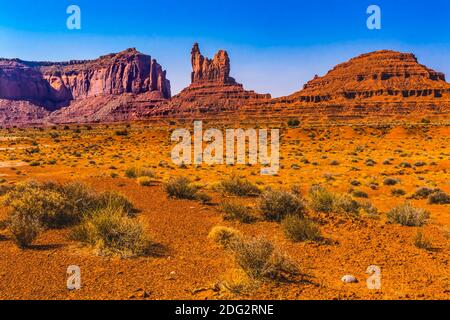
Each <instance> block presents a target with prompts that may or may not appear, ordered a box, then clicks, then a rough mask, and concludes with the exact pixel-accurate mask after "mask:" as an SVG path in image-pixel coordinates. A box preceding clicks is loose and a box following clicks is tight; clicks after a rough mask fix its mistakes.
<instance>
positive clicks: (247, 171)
mask: <svg viewBox="0 0 450 320" xmlns="http://www.w3.org/2000/svg"><path fill="white" fill-rule="evenodd" d="M178 126H180V124H174V123H171V124H169V123H167V124H166V123H158V124H151V125H148V124H147V125H145V124H132V125H131V126H128V127H126V126H125V125H110V126H106V125H93V126H92V127H91V126H79V127H77V126H75V125H71V126H70V127H66V128H63V126H60V127H57V128H51V127H49V128H45V129H39V128H27V129H20V128H13V129H2V130H0V178H2V179H1V180H2V181H3V182H2V185H3V186H9V185H13V184H15V183H17V182H18V181H24V180H29V179H36V180H41V181H49V180H51V181H60V182H66V181H72V180H81V181H84V182H86V183H87V184H88V185H90V186H92V187H93V188H94V189H96V190H117V191H120V192H121V193H123V194H124V195H126V196H127V197H128V198H129V199H130V200H131V201H132V202H133V204H134V205H135V206H136V207H137V208H138V209H139V210H140V213H139V216H138V219H140V220H142V222H143V223H145V225H146V226H147V228H148V232H149V234H150V235H151V237H152V239H154V240H155V241H156V242H158V243H159V244H160V245H161V246H162V247H163V248H164V252H163V254H162V255H161V256H158V257H141V258H134V259H120V258H111V257H109V258H108V257H101V256H97V255H95V254H94V253H93V252H92V250H90V249H88V248H85V247H81V246H80V245H79V244H78V243H77V242H74V241H71V240H68V237H67V235H68V233H69V232H70V230H69V229H61V230H48V231H46V232H44V233H43V234H42V235H41V236H40V237H39V238H38V240H37V241H36V243H35V245H34V246H33V247H31V248H29V249H20V248H18V247H17V246H16V245H15V243H14V242H13V241H12V238H11V235H10V234H9V233H8V231H7V230H3V231H0V299H450V205H430V204H428V203H427V201H426V200H411V202H412V203H413V204H414V206H417V207H421V208H425V209H427V210H428V211H430V212H431V217H432V218H431V221H430V222H429V223H428V224H427V225H426V226H424V227H423V228H422V229H423V232H424V234H425V236H426V237H427V238H429V239H430V240H431V242H432V244H433V248H432V249H430V250H424V249H419V248H417V247H416V246H415V245H414V237H415V235H416V233H417V230H418V228H417V227H405V226H400V225H397V224H389V223H387V221H386V212H387V211H389V210H390V209H392V208H393V207H395V206H396V205H397V204H400V203H403V202H405V201H406V199H407V198H408V196H410V195H411V194H412V193H413V192H414V191H415V190H416V189H417V188H418V187H423V186H429V187H433V188H440V189H441V190H443V191H445V192H447V193H450V126H449V125H445V124H421V123H419V124H399V125H395V126H393V125H391V126H386V125H385V126H359V125H342V126H338V125H326V126H307V125H304V126H300V127H299V128H288V127H287V126H283V128H282V130H281V133H282V144H281V149H280V151H281V165H282V169H281V170H280V172H279V174H278V175H277V176H262V175H260V167H259V166H245V165H242V166H240V165H236V166H226V165H214V166H208V165H201V166H187V167H183V168H181V167H177V166H175V165H174V164H172V162H171V160H170V151H171V149H172V146H173V143H172V142H171V141H170V134H171V131H172V130H173V129H175V128H177V127H178ZM181 126H185V127H188V128H192V124H191V123H185V124H183V125H181ZM208 126H214V124H213V123H208ZM124 130H125V131H126V135H123V132H122V131H124ZM369 159H371V160H373V161H372V164H373V165H367V164H368V163H369V162H371V161H369V162H368V161H367V160H369ZM386 159H391V160H390V164H384V162H385V160H386ZM420 162H422V163H420ZM405 163H408V164H410V165H411V166H410V167H409V166H407V165H406V166H405ZM131 166H142V167H148V168H150V169H152V170H154V172H155V173H156V175H157V179H156V180H157V182H156V183H155V185H154V186H141V185H139V184H138V183H137V181H136V180H135V179H130V178H127V177H126V176H125V174H124V172H125V170H126V169H127V168H129V167H131ZM232 174H238V175H241V176H245V177H246V178H247V179H248V180H250V181H251V182H253V183H255V184H256V185H258V186H259V187H261V188H264V187H267V186H271V187H273V188H281V189H289V188H291V186H293V185H298V186H299V187H300V189H301V190H302V193H303V194H304V195H305V197H307V194H308V190H309V188H310V187H311V186H312V185H313V184H321V185H323V186H325V187H327V188H329V189H330V190H333V191H336V192H349V190H350V189H354V190H358V191H364V192H365V193H367V195H368V199H367V200H369V201H370V202H372V204H373V205H374V206H375V207H377V208H378V210H379V212H380V217H379V219H371V218H367V217H360V218H349V217H345V216H338V215H333V214H315V213H311V217H313V218H314V219H316V221H318V223H319V226H320V230H321V232H322V234H323V236H324V237H325V238H326V239H327V240H328V241H327V242H326V243H314V242H301V243H293V242H291V241H289V240H287V239H286V237H285V236H284V233H283V230H282V228H281V226H280V224H278V223H275V222H264V221H258V222H255V223H252V224H243V223H239V222H233V221H225V220H224V219H223V217H222V214H221V212H220V210H219V206H218V205H217V204H218V203H220V201H221V200H222V199H223V198H224V196H223V195H221V194H220V193H218V192H217V191H215V189H214V185H216V184H217V183H218V182H220V181H221V180H223V179H226V178H228V177H229V176H230V175H232ZM174 176H186V177H189V178H190V179H191V180H192V181H195V183H197V184H199V185H201V187H202V188H203V190H204V191H205V192H206V193H208V194H210V195H211V196H212V197H213V201H212V204H208V205H206V204H202V203H200V202H198V201H188V200H173V199H169V198H168V197H167V195H166V193H165V191H164V188H163V185H164V183H165V181H167V180H168V179H169V178H170V177H174ZM387 177H392V178H397V179H399V181H400V182H399V184H397V185H395V186H386V185H384V184H383V181H384V179H385V178H387ZM353 180H357V181H358V182H359V185H357V186H355V184H357V183H354V182H353V183H351V182H352V181H353ZM394 188H395V189H402V190H404V191H405V194H404V195H398V196H395V195H392V193H391V190H392V189H394ZM350 191H352V190H350ZM241 201H243V202H245V203H246V204H247V205H248V206H250V207H254V208H255V211H256V205H257V199H255V198H246V199H241ZM7 211H8V208H6V207H2V208H1V209H0V218H4V217H5V216H6V214H7ZM217 225H222V226H231V227H233V228H235V229H238V230H239V231H241V232H242V233H243V234H245V235H248V236H263V237H266V238H267V239H270V240H272V241H273V242H274V243H275V244H276V246H277V247H278V248H280V249H281V250H283V251H284V252H286V254H287V255H289V256H290V257H291V258H292V259H293V260H294V261H295V262H296V263H297V264H298V266H299V267H300V268H301V270H302V271H303V272H304V273H305V274H306V276H305V277H304V279H303V281H298V282H295V283H273V282H262V283H259V284H258V285H257V286H255V287H254V288H252V289H251V290H248V291H245V292H242V293H240V294H235V293H231V292H229V291H226V290H223V289H221V286H220V283H222V282H223V281H225V280H226V279H228V278H230V277H233V274H234V273H235V272H236V268H237V266H236V264H235V261H234V260H233V257H232V256H231V255H230V254H229V253H228V252H227V251H225V250H223V249H221V248H219V247H217V246H216V245H215V244H214V243H211V242H210V241H209V239H208V238H207V235H208V233H209V231H210V230H211V229H212V228H213V227H214V226H217ZM70 265H78V266H80V267H81V277H82V288H81V290H77V291H69V290H67V288H66V280H67V275H66V270H67V267H68V266H70ZM370 265H377V266H379V267H380V268H381V270H382V287H381V289H380V290H369V289H368V288H367V286H366V279H367V278H368V277H369V276H368V275H367V274H366V269H367V268H368V266H370ZM346 274H352V275H354V276H355V277H356V278H357V279H358V280H359V282H358V283H355V284H344V283H343V282H341V277H342V276H343V275H346Z"/></svg>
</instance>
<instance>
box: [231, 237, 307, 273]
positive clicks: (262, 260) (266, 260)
mask: <svg viewBox="0 0 450 320" xmlns="http://www.w3.org/2000/svg"><path fill="white" fill-rule="evenodd" d="M230 249H231V251H232V252H233V254H234V257H235V260H236V263H237V264H238V265H239V267H240V268H241V269H242V270H243V271H244V272H245V273H246V274H247V275H248V276H249V277H250V278H251V279H254V280H272V281H289V280H292V279H293V278H294V277H296V276H297V275H299V270H298V267H297V266H296V265H295V263H294V262H292V261H291V260H290V259H289V258H288V257H287V256H286V255H284V254H283V253H281V252H280V251H279V250H277V249H276V248H275V247H274V245H273V244H272V242H270V241H269V240H266V239H263V238H252V239H241V240H240V241H234V242H232V244H231V246H230Z"/></svg>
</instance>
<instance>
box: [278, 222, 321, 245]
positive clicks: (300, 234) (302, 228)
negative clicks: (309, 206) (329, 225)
mask: <svg viewBox="0 0 450 320" xmlns="http://www.w3.org/2000/svg"><path fill="white" fill-rule="evenodd" d="M281 225H282V227H283V231H284V234H285V235H286V238H288V239H289V240H291V241H293V242H300V241H319V240H320V239H321V238H322V236H321V234H320V230H319V228H318V227H317V225H316V224H315V223H314V222H312V221H311V220H309V219H307V218H304V217H299V216H292V215H289V216H287V217H285V218H284V219H283V220H282V222H281Z"/></svg>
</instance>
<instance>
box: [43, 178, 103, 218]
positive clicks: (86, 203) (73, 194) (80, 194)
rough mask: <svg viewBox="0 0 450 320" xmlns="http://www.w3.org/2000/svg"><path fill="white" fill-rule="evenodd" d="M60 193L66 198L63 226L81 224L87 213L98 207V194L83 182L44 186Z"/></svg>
mask: <svg viewBox="0 0 450 320" xmlns="http://www.w3.org/2000/svg"><path fill="white" fill-rule="evenodd" d="M44 188H50V189H52V190H55V191H57V192H59V194H60V195H61V196H62V197H63V198H64V209H63V212H64V221H60V223H61V226H66V225H71V224H74V223H79V222H80V221H81V220H82V218H83V215H84V214H85V212H87V211H88V210H92V209H94V208H95V207H97V206H98V198H97V195H96V193H95V192H94V191H93V190H92V189H91V188H89V187H88V186H87V185H86V184H84V183H82V182H71V183H67V184H65V185H47V186H45V185H44Z"/></svg>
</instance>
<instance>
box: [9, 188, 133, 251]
mask: <svg viewBox="0 0 450 320" xmlns="http://www.w3.org/2000/svg"><path fill="white" fill-rule="evenodd" d="M3 203H4V205H6V206H8V207H9V212H8V218H7V220H6V223H5V224H6V226H7V228H8V229H9V231H10V232H11V234H12V235H13V237H14V239H15V241H16V243H17V244H18V245H19V246H20V247H23V248H24V247H28V246H30V245H31V243H32V242H33V241H34V240H35V239H36V237H37V236H38V235H39V234H40V233H41V232H42V231H44V230H45V229H55V228H64V227H68V226H73V225H76V224H79V223H80V222H81V221H83V220H84V219H85V218H90V217H91V216H92V212H93V211H95V210H99V209H102V208H106V207H110V208H117V209H120V210H122V211H124V212H126V213H127V214H129V215H131V214H132V213H134V212H135V208H134V206H133V204H132V203H131V202H130V201H129V200H128V199H127V198H126V197H125V196H123V195H121V194H119V193H116V192H110V191H108V192H103V193H100V194H97V193H95V192H94V191H93V190H91V189H90V188H89V187H88V186H86V185H85V184H83V183H80V182H71V183H67V184H57V183H53V182H46V183H39V182H36V181H29V182H25V183H19V184H18V185H16V186H15V187H14V188H12V189H11V190H9V191H8V192H7V194H6V195H5V199H4V201H3Z"/></svg>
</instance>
